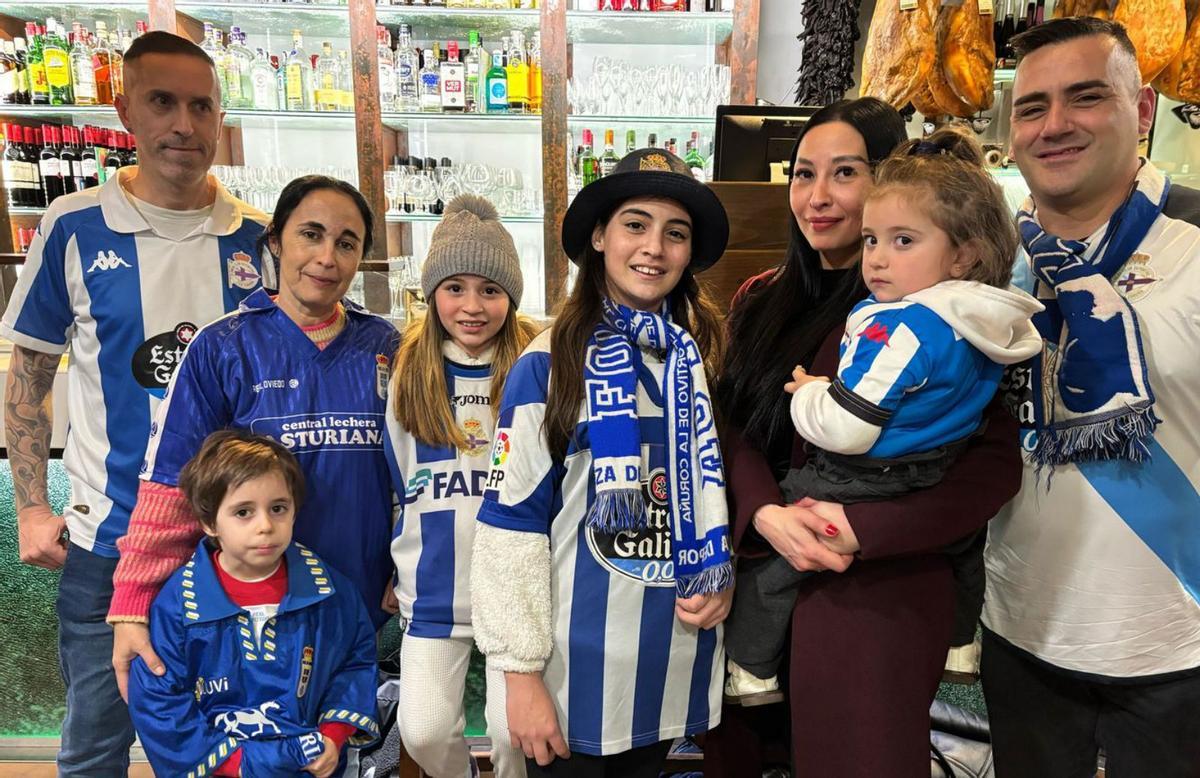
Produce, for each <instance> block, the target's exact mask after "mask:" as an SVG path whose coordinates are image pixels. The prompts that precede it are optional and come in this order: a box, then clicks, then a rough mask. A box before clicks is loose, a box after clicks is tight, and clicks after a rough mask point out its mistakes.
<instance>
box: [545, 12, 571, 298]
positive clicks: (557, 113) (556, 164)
mask: <svg viewBox="0 0 1200 778" xmlns="http://www.w3.org/2000/svg"><path fill="white" fill-rule="evenodd" d="M541 17H542V197H543V202H544V205H545V219H544V220H543V222H542V243H543V247H544V252H545V257H546V265H545V289H546V312H547V313H550V312H552V311H554V309H555V308H556V307H557V306H558V304H559V302H560V301H561V300H562V299H563V297H564V296H565V295H566V289H567V255H566V254H565V253H564V252H563V250H562V243H561V241H560V239H559V229H560V227H561V225H562V221H563V217H565V216H566V214H567V140H566V139H567V111H568V110H569V106H568V105H567V2H566V0H542V13H541Z"/></svg>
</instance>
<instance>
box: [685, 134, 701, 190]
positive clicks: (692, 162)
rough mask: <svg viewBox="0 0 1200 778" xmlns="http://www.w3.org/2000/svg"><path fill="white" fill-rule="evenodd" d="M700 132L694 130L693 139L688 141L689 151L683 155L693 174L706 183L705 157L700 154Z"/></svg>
mask: <svg viewBox="0 0 1200 778" xmlns="http://www.w3.org/2000/svg"><path fill="white" fill-rule="evenodd" d="M699 146H700V133H698V132H693V133H692V137H691V140H689V141H688V142H687V146H686V148H687V153H686V154H684V155H683V164H685V165H687V166H688V167H689V168H690V169H691V171H692V175H693V176H695V177H696V180H697V181H699V182H700V183H702V184H703V183H704V181H705V178H704V157H702V156H701V155H700V149H699Z"/></svg>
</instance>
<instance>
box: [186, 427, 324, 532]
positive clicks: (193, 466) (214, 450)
mask: <svg viewBox="0 0 1200 778" xmlns="http://www.w3.org/2000/svg"><path fill="white" fill-rule="evenodd" d="M268 473H279V475H281V476H282V477H283V480H284V482H285V483H286V484H287V487H288V492H289V493H290V494H291V496H292V504H293V505H292V507H293V509H298V508H299V507H300V503H302V502H303V501H304V473H303V472H302V471H301V470H300V465H299V463H298V462H296V457H294V456H292V452H290V451H288V450H287V449H286V448H285V447H284V446H282V445H281V444H280V443H278V442H277V441H275V440H272V439H271V438H268V437H266V436H264V435H254V434H251V433H249V432H246V431H244V430H221V431H219V432H214V433H212V434H211V435H209V436H208V437H207V438H205V439H204V443H202V444H201V445H200V450H199V451H198V452H196V455H195V456H194V457H192V458H191V459H190V460H188V463H187V464H186V465H184V466H183V469H182V470H180V471H179V488H180V489H181V490H182V491H183V494H184V496H185V497H186V498H187V500H188V503H190V504H191V506H192V512H193V513H194V514H196V519H197V520H198V521H199V522H200V525H201V526H202V527H204V528H205V529H208V530H215V529H216V522H217V509H218V508H219V507H220V506H221V501H222V500H224V499H225V495H226V494H228V493H229V490H231V489H236V488H238V487H239V486H241V485H242V484H244V483H246V482H247V481H249V480H251V479H253V478H259V477H261V476H264V475H267V474H268Z"/></svg>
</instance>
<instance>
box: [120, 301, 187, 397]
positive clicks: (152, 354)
mask: <svg viewBox="0 0 1200 778" xmlns="http://www.w3.org/2000/svg"><path fill="white" fill-rule="evenodd" d="M197 329H198V328H197V327H196V325H195V324H192V323H191V322H190V321H184V322H180V323H179V324H177V325H175V329H174V330H172V331H171V332H162V333H159V334H158V335H155V336H153V337H152V338H150V339H149V340H147V341H146V342H145V343H143V344H142V345H140V346H138V347H137V350H136V351H134V352H133V359H131V360H130V371H131V372H132V373H133V378H134V380H136V381H137V382H138V384H139V385H140V386H141V387H142V388H143V389H145V390H146V391H147V392H149V393H150V394H152V395H154V396H155V397H157V398H159V399H160V400H161V399H163V398H164V397H165V396H166V389H167V384H169V383H171V376H173V375H175V368H177V367H178V366H179V363H180V362H181V361H182V360H183V352H184V349H186V348H187V345H188V344H189V343H191V342H192V339H193V338H195V337H196V330H197Z"/></svg>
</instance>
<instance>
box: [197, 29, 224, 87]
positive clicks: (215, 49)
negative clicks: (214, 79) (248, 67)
mask: <svg viewBox="0 0 1200 778" xmlns="http://www.w3.org/2000/svg"><path fill="white" fill-rule="evenodd" d="M200 49H201V50H202V51H203V52H204V53H205V54H207V55H208V56H209V58H210V59H211V60H212V61H213V64H214V65H216V68H217V76H218V79H220V78H221V58H222V57H223V56H224V53H225V52H223V51H222V50H221V44H220V42H219V41H218V40H217V30H215V29H214V28H213V26H212V24H211V23H210V22H205V23H204V39H203V40H202V41H200Z"/></svg>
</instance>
